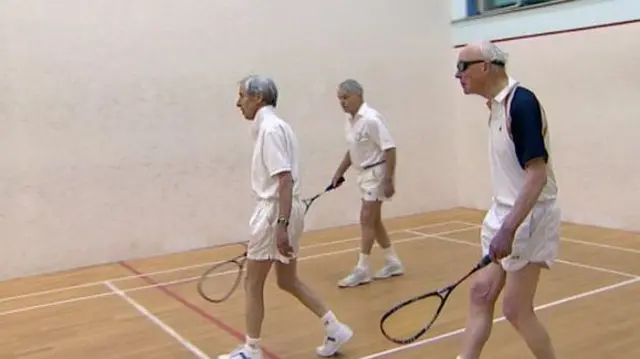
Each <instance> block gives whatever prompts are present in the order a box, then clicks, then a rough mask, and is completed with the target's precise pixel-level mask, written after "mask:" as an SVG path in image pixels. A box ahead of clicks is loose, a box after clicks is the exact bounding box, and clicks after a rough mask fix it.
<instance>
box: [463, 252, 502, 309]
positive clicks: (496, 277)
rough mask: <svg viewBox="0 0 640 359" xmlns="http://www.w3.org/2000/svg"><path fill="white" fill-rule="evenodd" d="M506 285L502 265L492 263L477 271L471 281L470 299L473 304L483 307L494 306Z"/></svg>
mask: <svg viewBox="0 0 640 359" xmlns="http://www.w3.org/2000/svg"><path fill="white" fill-rule="evenodd" d="M503 286H504V272H503V270H502V268H501V267H500V265H498V264H495V263H491V264H490V265H488V266H487V267H485V268H484V269H482V270H481V271H480V272H478V273H477V275H476V277H475V280H473V282H472V283H471V290H470V291H469V297H470V298H469V299H470V301H471V303H472V304H474V305H476V306H481V307H490V306H493V305H494V304H495V302H496V300H497V299H498V296H499V295H500V291H501V290H502V287H503Z"/></svg>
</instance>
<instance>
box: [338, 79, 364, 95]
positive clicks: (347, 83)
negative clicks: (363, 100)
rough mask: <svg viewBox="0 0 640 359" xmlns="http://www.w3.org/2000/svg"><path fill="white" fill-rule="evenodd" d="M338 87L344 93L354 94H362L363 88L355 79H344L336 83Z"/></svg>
mask: <svg viewBox="0 0 640 359" xmlns="http://www.w3.org/2000/svg"><path fill="white" fill-rule="evenodd" d="M338 88H339V89H340V90H342V91H344V92H346V93H354V94H356V95H360V96H362V95H364V89H363V88H362V85H360V83H359V82H358V81H356V80H353V79H346V80H344V81H342V82H341V83H340V85H338Z"/></svg>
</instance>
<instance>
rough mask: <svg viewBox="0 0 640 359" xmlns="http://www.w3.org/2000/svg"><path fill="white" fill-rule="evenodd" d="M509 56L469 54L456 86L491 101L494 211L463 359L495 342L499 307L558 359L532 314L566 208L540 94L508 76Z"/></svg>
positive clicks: (544, 354)
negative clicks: (498, 301)
mask: <svg viewBox="0 0 640 359" xmlns="http://www.w3.org/2000/svg"><path fill="white" fill-rule="evenodd" d="M506 64H507V54H506V53H505V52H503V51H502V50H501V49H500V48H498V46H496V45H495V44H493V43H490V42H485V43H481V44H472V45H468V46H466V47H464V48H463V49H462V50H461V51H460V53H459V56H458V64H457V72H456V78H458V79H459V81H460V85H461V86H462V89H463V92H464V93H465V94H476V95H480V96H482V97H484V98H485V99H487V106H488V107H489V109H490V118H489V123H488V126H489V147H490V157H489V160H490V162H491V176H492V182H493V205H492V206H491V208H490V209H489V211H488V212H487V214H486V216H485V218H484V222H483V225H482V232H481V237H482V238H481V240H482V251H483V255H486V254H490V255H491V257H492V259H493V260H494V262H493V263H491V264H489V265H488V266H487V267H485V268H483V269H482V270H481V271H479V272H478V273H477V274H476V276H475V277H474V279H473V281H472V283H471V291H470V308H469V313H468V318H467V325H466V330H465V338H464V342H463V346H462V352H461V353H460V356H459V357H458V359H478V358H479V357H480V353H481V351H482V349H483V347H484V345H485V343H486V342H487V340H488V339H489V336H490V333H491V329H492V320H493V314H494V307H495V303H496V299H497V297H498V296H499V294H500V293H501V291H502V290H503V289H504V292H505V294H504V301H503V308H502V309H503V313H504V315H505V317H506V318H507V320H508V321H509V322H510V323H511V325H512V326H513V327H514V328H515V330H516V331H517V332H518V333H519V334H520V336H521V337H522V338H523V339H524V341H525V342H526V344H527V346H528V347H529V350H530V351H531V353H532V354H533V355H534V357H535V358H537V359H556V354H555V351H554V348H553V345H552V343H551V339H550V338H549V335H548V333H547V330H546V329H545V328H544V326H543V325H542V324H541V323H540V321H539V320H538V318H537V316H536V314H535V312H534V310H533V308H534V307H533V300H534V296H535V292H536V288H537V286H538V280H539V277H540V272H541V269H542V268H550V266H551V265H552V264H553V262H554V261H555V259H556V257H557V254H558V244H559V241H560V208H559V207H558V205H557V204H556V196H557V192H558V188H557V185H556V180H555V175H554V172H553V167H552V165H551V159H550V154H549V148H548V146H549V144H548V140H549V139H548V130H547V121H546V117H545V113H544V109H543V108H542V106H541V104H540V103H539V102H538V99H537V98H536V96H535V94H534V93H533V92H532V91H531V90H529V89H527V88H526V87H524V86H522V85H520V84H519V83H518V82H517V81H516V80H514V79H513V78H512V77H510V76H509V75H507V72H506V69H505V68H506Z"/></svg>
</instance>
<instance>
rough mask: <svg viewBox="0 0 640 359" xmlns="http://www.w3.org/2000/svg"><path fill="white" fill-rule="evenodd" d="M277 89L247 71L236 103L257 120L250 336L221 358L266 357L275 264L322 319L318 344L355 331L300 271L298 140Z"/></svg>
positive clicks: (328, 347)
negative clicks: (268, 291)
mask: <svg viewBox="0 0 640 359" xmlns="http://www.w3.org/2000/svg"><path fill="white" fill-rule="evenodd" d="M277 102H278V89H277V87H276V84H275V83H274V82H273V80H271V79H269V78H265V77H262V76H249V77H247V78H245V79H244V80H242V81H241V83H240V89H239V94H238V101H237V106H238V107H239V108H240V111H241V112H242V114H243V116H244V117H245V118H246V119H247V120H250V121H253V124H252V126H253V131H252V133H253V137H254V141H255V144H254V149H253V157H252V165H251V185H252V188H253V193H254V195H255V197H256V198H257V204H256V207H255V210H254V212H253V215H252V216H251V219H250V221H249V226H250V231H251V236H250V239H249V243H248V248H247V271H246V278H245V292H246V304H245V305H246V313H245V316H246V318H245V322H246V331H247V333H246V342H245V344H244V345H242V346H240V347H238V348H236V349H235V350H234V351H232V352H231V353H229V354H225V355H221V356H219V357H218V358H219V359H262V351H261V350H260V346H259V341H260V335H261V330H262V322H263V318H264V284H265V281H266V278H267V275H268V274H269V271H270V270H271V267H272V266H275V270H276V275H277V278H278V286H279V287H280V288H281V289H282V290H284V291H287V292H289V293H290V294H291V295H293V296H294V297H296V298H297V299H298V300H299V301H300V302H301V303H302V304H303V305H304V306H306V307H307V308H308V309H309V310H311V311H312V312H313V313H315V314H316V315H317V316H318V318H320V319H321V321H322V324H323V326H324V331H325V339H324V343H323V344H322V345H321V346H319V347H317V348H316V353H317V354H318V355H320V356H323V357H328V356H332V355H334V354H336V353H337V351H338V349H340V347H341V346H342V345H343V344H344V343H346V342H347V341H348V340H349V339H351V336H352V335H353V332H352V330H351V329H350V328H349V327H348V326H346V325H345V324H343V323H341V322H340V321H338V319H337V318H336V316H335V315H334V314H333V312H331V311H330V310H329V309H328V308H327V306H326V304H325V303H323V302H322V300H321V299H320V298H319V297H318V296H317V295H316V293H314V292H313V291H312V290H311V288H309V287H307V285H306V284H304V283H303V282H302V281H301V280H300V279H299V278H298V274H297V260H296V256H297V253H298V248H299V241H300V237H301V235H302V231H303V229H304V204H303V203H302V200H301V199H300V172H299V158H300V157H299V156H300V155H299V152H298V140H297V137H296V135H295V133H294V132H293V130H292V129H291V127H290V126H289V124H287V123H286V122H285V121H283V120H282V119H281V118H280V117H278V115H277V114H276V113H275V107H276V105H277Z"/></svg>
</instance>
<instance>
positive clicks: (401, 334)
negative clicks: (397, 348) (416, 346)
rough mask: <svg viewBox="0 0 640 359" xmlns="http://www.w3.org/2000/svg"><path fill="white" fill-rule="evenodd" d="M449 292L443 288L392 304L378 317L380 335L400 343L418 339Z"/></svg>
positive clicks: (431, 321)
mask: <svg viewBox="0 0 640 359" xmlns="http://www.w3.org/2000/svg"><path fill="white" fill-rule="evenodd" d="M450 293H451V292H450V289H449V288H444V289H441V290H438V291H433V292H430V293H426V294H423V295H420V296H417V297H414V298H411V299H409V300H407V301H404V302H402V303H400V304H398V305H396V306H394V307H393V308H391V309H390V310H389V311H387V312H386V313H385V314H384V315H383V316H382V318H381V319H380V331H381V332H382V335H383V336H384V337H385V338H387V339H388V340H389V341H391V342H393V343H396V344H401V345H405V344H410V343H413V342H415V341H416V340H418V339H420V337H422V336H423V335H424V334H425V333H426V332H427V331H428V330H429V329H430V328H431V326H432V325H433V323H434V322H435V321H436V319H437V318H438V316H439V315H440V313H441V312H442V308H443V307H444V305H445V303H446V300H447V298H448V297H449V294H450ZM425 316H427V317H426V318H425Z"/></svg>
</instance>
